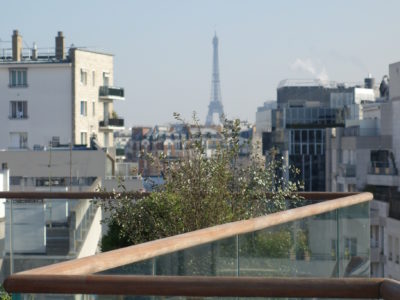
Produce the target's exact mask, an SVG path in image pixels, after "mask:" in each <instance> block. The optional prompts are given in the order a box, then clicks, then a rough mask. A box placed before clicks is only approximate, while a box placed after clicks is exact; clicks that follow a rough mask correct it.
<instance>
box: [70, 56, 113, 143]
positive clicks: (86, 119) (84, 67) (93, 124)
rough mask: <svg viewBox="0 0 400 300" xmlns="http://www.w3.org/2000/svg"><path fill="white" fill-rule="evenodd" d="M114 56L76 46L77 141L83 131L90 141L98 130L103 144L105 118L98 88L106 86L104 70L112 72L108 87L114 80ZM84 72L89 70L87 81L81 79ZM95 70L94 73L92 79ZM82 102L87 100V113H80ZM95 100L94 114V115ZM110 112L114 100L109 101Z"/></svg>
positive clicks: (99, 139)
mask: <svg viewBox="0 0 400 300" xmlns="http://www.w3.org/2000/svg"><path fill="white" fill-rule="evenodd" d="M113 59H114V57H113V56H112V55H108V54H101V53H96V52H90V51H85V50H81V49H75V55H74V66H75V68H74V72H75V73H74V78H75V80H74V86H75V90H74V103H75V105H74V114H75V121H74V126H75V131H74V132H75V136H74V140H75V143H76V144H79V143H81V132H86V133H87V144H88V145H89V142H90V136H91V135H92V134H93V133H95V134H96V135H97V140H98V142H99V144H100V145H102V146H104V133H103V131H99V121H103V120H104V108H103V107H104V106H103V103H104V102H103V101H99V87H100V86H103V73H104V72H106V73H108V74H109V86H112V85H113V82H114V62H113ZM81 71H84V72H86V83H82V82H81ZM93 72H94V74H95V76H94V81H93ZM81 101H86V102H87V114H86V116H82V115H81ZM93 103H94V106H95V114H94V115H93ZM108 105H109V112H110V115H111V112H112V111H113V104H112V101H110V102H109V103H108ZM112 145H113V134H112V132H110V133H109V146H112Z"/></svg>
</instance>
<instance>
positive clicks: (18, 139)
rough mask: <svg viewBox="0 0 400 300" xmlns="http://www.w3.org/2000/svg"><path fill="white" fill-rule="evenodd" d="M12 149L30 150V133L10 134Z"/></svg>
mask: <svg viewBox="0 0 400 300" xmlns="http://www.w3.org/2000/svg"><path fill="white" fill-rule="evenodd" d="M10 148H14V149H15V148H17V149H26V148H28V133H26V132H10Z"/></svg>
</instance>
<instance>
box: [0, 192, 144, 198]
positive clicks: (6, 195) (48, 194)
mask: <svg viewBox="0 0 400 300" xmlns="http://www.w3.org/2000/svg"><path fill="white" fill-rule="evenodd" d="M125 194H127V195H129V196H131V197H132V198H142V197H144V196H147V195H149V193H141V192H127V193H125ZM113 196H114V194H113V193H111V192H0V199H1V198H3V199H4V198H6V199H93V198H97V199H108V198H112V197H113Z"/></svg>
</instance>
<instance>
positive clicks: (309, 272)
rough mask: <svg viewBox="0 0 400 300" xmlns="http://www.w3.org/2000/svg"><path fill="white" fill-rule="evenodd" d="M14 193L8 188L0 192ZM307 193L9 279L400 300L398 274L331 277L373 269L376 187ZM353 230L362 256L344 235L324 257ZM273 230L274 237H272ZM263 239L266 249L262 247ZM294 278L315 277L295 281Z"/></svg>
mask: <svg viewBox="0 0 400 300" xmlns="http://www.w3.org/2000/svg"><path fill="white" fill-rule="evenodd" d="M20 194H21V193H20ZM67 194H68V193H64V194H63V196H64V197H68V195H67ZM75 194H76V193H75ZM71 195H73V194H71ZM12 196H13V195H12V194H4V193H0V198H7V197H12ZM19 196H20V197H21V195H19ZM57 196H60V193H58V195H57ZM75 196H76V195H75ZM87 196H88V195H86V196H84V195H80V196H79V197H80V198H86V197H87ZM91 196H92V197H102V194H100V193H97V194H94V193H92V194H91ZM301 196H303V197H305V198H306V200H304V202H302V203H303V205H305V206H302V207H297V208H295V209H291V210H287V211H282V212H278V213H274V214H270V215H267V216H262V217H259V218H255V219H250V220H244V221H238V222H233V223H227V224H223V225H219V226H214V227H210V228H205V229H201V230H197V231H194V232H189V233H185V234H181V235H177V236H173V237H169V238H164V239H160V240H155V241H152V242H147V243H144V244H139V245H134V246H130V247H126V248H122V249H118V250H114V251H110V252H104V253H101V254H98V255H94V256H89V257H85V258H81V259H77V260H72V261H68V262H62V263H58V264H54V265H50V266H47V267H41V268H37V269H32V270H30V271H25V272H22V273H18V274H14V275H12V276H10V277H9V278H7V280H6V281H5V283H4V286H5V288H6V290H7V291H8V292H11V293H13V296H14V295H15V297H21V298H26V297H27V296H28V294H29V297H30V299H36V298H39V297H42V296H43V295H39V294H43V293H45V294H52V296H54V294H70V295H71V294H87V296H88V299H89V298H90V297H92V298H93V299H95V298H96V295H131V296H132V295H133V296H134V295H141V296H187V297H310V298H311V297H324V298H327V297H329V298H358V299H371V298H374V299H378V298H383V299H386V300H392V299H397V298H398V295H399V294H400V284H399V283H398V282H396V281H394V280H390V279H379V278H375V279H369V278H326V277H330V276H335V277H336V276H339V277H341V276H344V275H346V274H347V275H346V276H368V275H367V273H369V267H368V266H369V259H368V257H369V255H368V252H369V242H370V240H369V229H368V228H369V226H368V224H369V219H368V218H369V205H368V202H369V201H370V200H372V198H373V196H372V194H370V193H361V194H354V193H353V194H352V193H347V194H345V193H342V194H340V193H326V194H324V193H301ZM321 200H324V201H321ZM310 202H312V203H314V204H310ZM354 232H357V233H358V234H359V239H360V241H359V244H358V245H357V250H356V252H357V253H354V254H350V255H345V253H344V248H343V247H344V245H343V244H345V243H337V242H336V244H335V248H333V250H332V251H336V254H337V255H335V256H334V257H335V259H334V260H332V257H331V256H329V255H320V254H321V253H322V254H324V253H328V252H331V241H332V240H331V235H332V236H334V237H336V238H337V237H341V236H350V234H352V233H354ZM271 237H272V238H273V239H272V240H271V241H272V243H271V242H270V243H268V242H267V243H265V241H269V240H270V239H271ZM260 241H264V242H262V243H261V244H259V245H263V246H264V248H262V247H261V248H257V247H256V248H254V243H256V244H257V243H259V242H260ZM277 241H278V242H279V243H277ZM275 246H278V247H277V248H276V247H275ZM320 246H321V247H320ZM269 247H275V248H272V249H270V248H269ZM282 247H283V248H282ZM299 247H300V248H299ZM282 249H284V250H283V251H281V250H282ZM353 255H354V256H353ZM348 256H349V257H348ZM346 265H347V266H346ZM344 266H346V267H345V268H344ZM365 267H366V269H365ZM342 268H343V269H342ZM321 272H322V273H321ZM111 274H112V275H111ZM133 274H136V275H133ZM326 274H328V275H327V276H326ZM357 274H358V275H357ZM160 275H161V276H160ZM176 275H181V276H176ZM293 275H295V276H296V277H301V276H307V278H290V277H291V276H293ZM249 276H252V277H249ZM257 276H262V277H257ZM265 276H266V277H267V278H266V277H265ZM268 277H269V278H268ZM270 277H275V278H270ZM282 277H285V278H282ZM316 277H325V278H316ZM36 294H38V295H37V297H36ZM89 295H93V296H89ZM90 299H91V298H90Z"/></svg>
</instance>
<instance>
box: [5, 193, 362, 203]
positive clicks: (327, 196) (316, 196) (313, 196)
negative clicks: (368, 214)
mask: <svg viewBox="0 0 400 300" xmlns="http://www.w3.org/2000/svg"><path fill="white" fill-rule="evenodd" d="M125 194H127V195H129V196H131V197H133V198H142V197H144V196H148V195H149V194H150V193H148V192H126V193H125ZM357 194H359V193H349V192H343V193H342V192H329V193H327V192H299V193H298V195H299V196H300V197H303V198H304V199H307V200H315V201H325V200H333V199H337V198H343V197H348V196H353V195H357ZM267 195H268V193H267ZM112 197H113V193H111V192H0V199H1V198H11V199H93V198H98V199H105V198H112Z"/></svg>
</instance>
